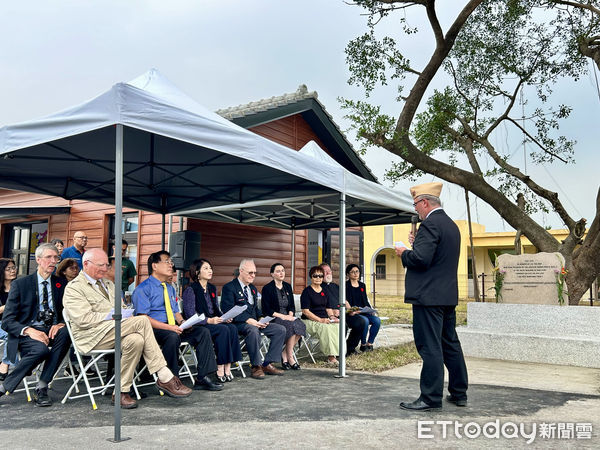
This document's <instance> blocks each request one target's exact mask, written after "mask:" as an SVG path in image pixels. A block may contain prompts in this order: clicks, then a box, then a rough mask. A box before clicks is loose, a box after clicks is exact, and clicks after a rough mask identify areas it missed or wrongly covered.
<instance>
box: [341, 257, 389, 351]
mask: <svg viewBox="0 0 600 450" xmlns="http://www.w3.org/2000/svg"><path fill="white" fill-rule="evenodd" d="M360 275H361V273H360V267H358V266H357V265H356V264H348V266H347V267H346V276H347V277H348V280H347V281H346V299H347V300H348V303H349V304H350V306H352V307H358V308H364V307H369V308H372V306H371V303H369V299H368V298H367V287H366V286H365V283H363V282H362V281H360ZM360 317H361V318H362V319H363V320H364V321H365V327H364V331H363V334H362V336H361V338H360V351H361V352H368V351H371V350H373V343H374V342H375V338H376V337H377V333H379V328H380V327H381V320H380V319H379V317H377V315H376V314H375V313H361V314H360ZM369 326H370V327H371V329H370V331H369ZM367 333H368V334H369V338H368V339H367Z"/></svg>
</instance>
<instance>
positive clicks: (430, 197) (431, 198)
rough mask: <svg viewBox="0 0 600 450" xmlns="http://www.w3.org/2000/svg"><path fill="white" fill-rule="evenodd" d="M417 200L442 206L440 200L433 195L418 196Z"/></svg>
mask: <svg viewBox="0 0 600 450" xmlns="http://www.w3.org/2000/svg"><path fill="white" fill-rule="evenodd" d="M418 198H419V200H420V199H423V198H425V199H427V200H428V201H429V203H433V204H434V205H439V206H442V202H441V200H440V198H439V197H436V196H435V195H430V194H423V195H419V197H418Z"/></svg>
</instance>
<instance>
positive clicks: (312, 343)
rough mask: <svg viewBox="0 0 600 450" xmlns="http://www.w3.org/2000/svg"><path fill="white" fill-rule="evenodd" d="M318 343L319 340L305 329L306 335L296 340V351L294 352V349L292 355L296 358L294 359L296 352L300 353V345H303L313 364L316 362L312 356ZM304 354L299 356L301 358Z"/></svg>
mask: <svg viewBox="0 0 600 450" xmlns="http://www.w3.org/2000/svg"><path fill="white" fill-rule="evenodd" d="M318 345H319V340H318V339H317V338H314V337H312V336H311V334H310V333H309V332H308V331H307V332H306V337H305V336H302V337H301V338H300V340H299V341H298V351H297V352H296V350H294V357H295V358H296V360H298V358H297V355H296V353H300V351H301V350H302V347H304V349H305V350H306V353H307V354H306V356H307V357H309V358H310V359H311V360H312V362H313V364H316V361H315V357H314V356H313V354H314V353H317V352H318V351H317V346H318ZM303 357H305V356H300V358H303Z"/></svg>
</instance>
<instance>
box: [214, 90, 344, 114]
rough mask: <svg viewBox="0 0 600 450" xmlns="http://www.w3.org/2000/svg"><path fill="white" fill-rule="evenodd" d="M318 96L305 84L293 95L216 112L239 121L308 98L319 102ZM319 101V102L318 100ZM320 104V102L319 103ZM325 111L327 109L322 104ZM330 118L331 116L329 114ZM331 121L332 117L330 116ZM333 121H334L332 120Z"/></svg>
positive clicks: (266, 99) (280, 96) (284, 95)
mask: <svg viewBox="0 0 600 450" xmlns="http://www.w3.org/2000/svg"><path fill="white" fill-rule="evenodd" d="M317 97H318V94H317V92H316V91H313V92H308V88H307V87H306V85H305V84H301V85H300V86H299V87H298V90H297V91H296V92H293V93H291V94H283V95H278V96H276V97H271V98H265V99H262V100H257V101H255V102H250V103H246V104H245V105H238V106H232V107H231V108H225V109H219V110H217V111H216V113H217V114H219V115H220V116H222V117H224V118H226V119H229V120H231V119H237V118H239V117H245V116H249V115H252V114H257V113H259V112H264V111H268V110H269V109H274V108H278V107H280V106H285V105H289V104H292V103H296V102H299V101H301V100H306V99H308V98H314V99H315V100H317ZM317 101H318V100H317ZM319 104H320V102H319ZM321 107H322V108H323V110H325V107H324V106H323V105H322V104H321ZM327 115H328V116H329V114H327ZM329 118H330V119H331V116H329ZM332 121H333V119H332Z"/></svg>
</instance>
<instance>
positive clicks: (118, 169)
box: [109, 124, 127, 442]
mask: <svg viewBox="0 0 600 450" xmlns="http://www.w3.org/2000/svg"><path fill="white" fill-rule="evenodd" d="M122 225H123V125H121V124H117V129H116V150H115V249H116V250H117V251H116V254H115V273H116V274H117V276H116V277H115V312H114V314H113V319H114V320H115V389H114V393H115V414H114V415H115V434H114V439H112V441H113V442H121V441H124V440H127V438H125V439H123V438H121V276H120V274H121V273H122V270H121V267H122V264H123V259H122V258H123V255H122V252H121V241H122V240H123V233H122V230H121V227H122ZM109 440H110V439H109Z"/></svg>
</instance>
